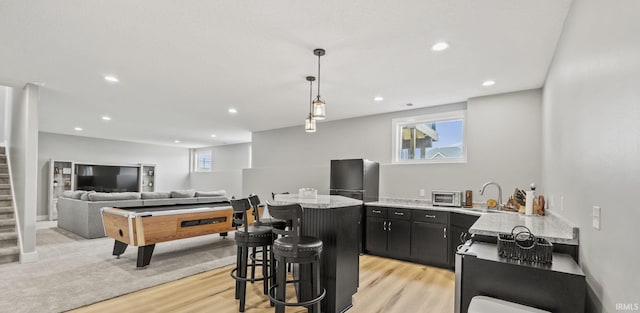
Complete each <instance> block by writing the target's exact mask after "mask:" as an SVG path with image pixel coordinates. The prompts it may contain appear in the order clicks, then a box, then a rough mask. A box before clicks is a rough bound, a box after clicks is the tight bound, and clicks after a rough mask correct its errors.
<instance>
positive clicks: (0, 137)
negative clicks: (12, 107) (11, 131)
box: [0, 86, 9, 144]
mask: <svg viewBox="0 0 640 313" xmlns="http://www.w3.org/2000/svg"><path fill="white" fill-rule="evenodd" d="M7 88H9V87H5V86H0V144H1V143H4V142H5V138H4V133H5V129H4V128H5V126H6V125H7V123H6V121H5V116H6V115H5V104H4V102H5V101H6V99H5V98H6V96H7Z"/></svg>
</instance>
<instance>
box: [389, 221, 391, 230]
mask: <svg viewBox="0 0 640 313" xmlns="http://www.w3.org/2000/svg"><path fill="white" fill-rule="evenodd" d="M389 231H391V221H389Z"/></svg>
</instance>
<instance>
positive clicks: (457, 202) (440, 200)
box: [431, 190, 463, 208]
mask: <svg viewBox="0 0 640 313" xmlns="http://www.w3.org/2000/svg"><path fill="white" fill-rule="evenodd" d="M462 198H463V197H462V191H443V190H434V191H432V192H431V203H432V204H433V205H434V206H450V207H458V208H460V207H462Z"/></svg>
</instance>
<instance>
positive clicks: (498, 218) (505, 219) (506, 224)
mask: <svg viewBox="0 0 640 313" xmlns="http://www.w3.org/2000/svg"><path fill="white" fill-rule="evenodd" d="M365 204H366V205H368V206H377V207H393V208H406V209H414V210H434V211H447V212H456V213H462V214H469V215H476V216H480V218H478V220H477V221H476V222H475V223H474V224H473V226H471V228H470V229H469V232H470V233H472V234H478V235H485V236H493V237H497V236H498V234H510V233H511V230H512V229H513V227H514V226H517V225H524V226H526V227H528V228H529V229H530V230H531V232H532V233H533V234H534V235H535V236H537V237H541V238H545V239H547V240H549V241H550V242H551V243H561V244H568V245H577V244H578V238H579V237H578V228H577V227H574V226H572V225H569V224H568V223H567V222H565V221H564V220H562V219H561V218H559V217H557V216H555V215H553V214H547V215H545V216H538V215H532V216H525V215H522V214H519V213H515V212H504V211H502V212H500V211H495V210H487V209H486V208H481V207H474V208H456V207H437V206H433V205H432V204H431V202H430V201H429V200H426V199H393V198H381V199H380V201H377V202H367V203H365Z"/></svg>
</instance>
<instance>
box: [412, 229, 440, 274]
mask: <svg viewBox="0 0 640 313" xmlns="http://www.w3.org/2000/svg"><path fill="white" fill-rule="evenodd" d="M447 231H448V230H447V225H445V224H435V223H424V222H413V227H412V232H411V239H412V240H411V257H412V258H413V259H416V260H418V261H420V262H424V263H436V264H448V260H449V254H448V250H449V241H448V237H449V234H448V233H447Z"/></svg>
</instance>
